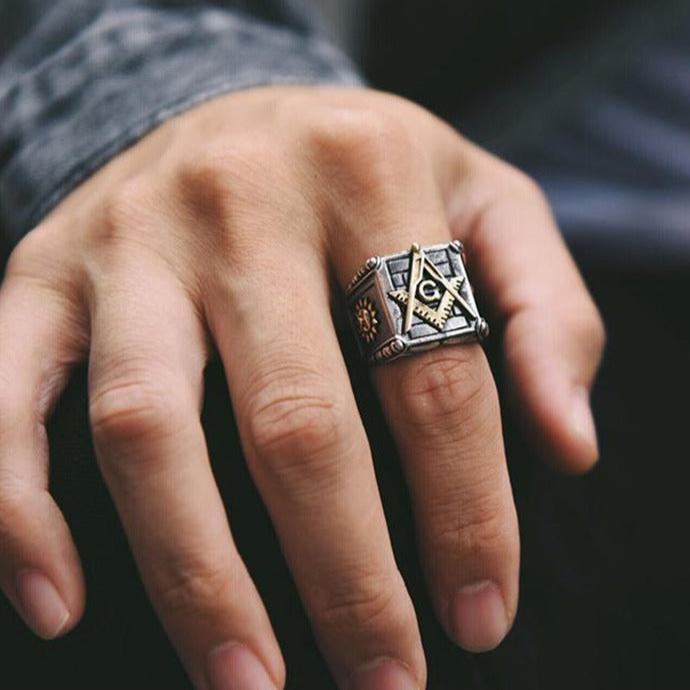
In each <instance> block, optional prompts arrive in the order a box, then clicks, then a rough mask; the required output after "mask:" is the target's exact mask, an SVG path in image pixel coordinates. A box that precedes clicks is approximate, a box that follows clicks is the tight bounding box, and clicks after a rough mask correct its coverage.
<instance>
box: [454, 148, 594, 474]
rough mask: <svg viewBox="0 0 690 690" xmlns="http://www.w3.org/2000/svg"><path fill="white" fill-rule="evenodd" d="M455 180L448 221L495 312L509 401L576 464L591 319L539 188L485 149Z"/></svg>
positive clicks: (588, 428) (567, 462) (584, 440)
mask: <svg viewBox="0 0 690 690" xmlns="http://www.w3.org/2000/svg"><path fill="white" fill-rule="evenodd" d="M480 160H481V164H480V165H478V166H477V168H476V170H477V171H478V172H475V173H473V174H471V175H469V176H467V175H466V176H465V179H464V181H463V182H462V183H461V184H459V185H458V189H459V190H460V191H459V195H460V196H461V197H462V199H460V200H457V201H456V202H455V204H456V207H457V208H463V209H464V210H463V211H462V212H461V213H459V214H456V215H455V217H454V218H453V219H452V223H453V231H454V233H455V235H456V236H458V237H460V238H461V239H464V240H466V243H467V246H468V248H469V252H470V254H469V255H470V260H471V269H472V273H473V275H474V276H475V278H476V281H477V284H478V288H479V289H481V292H482V294H483V295H484V296H485V297H486V299H487V300H488V301H490V303H491V306H492V307H493V308H494V309H495V311H496V312H497V313H498V314H499V315H500V317H501V318H502V319H503V320H505V323H506V328H505V341H504V350H505V357H506V362H507V365H508V367H507V369H508V374H509V376H510V377H511V379H512V382H513V384H514V386H513V387H514V390H515V394H516V398H517V404H518V408H519V409H520V410H521V411H522V412H523V415H524V417H525V419H526V421H527V422H528V425H529V427H530V428H531V430H532V433H533V434H534V436H535V437H536V439H537V441H538V442H539V445H540V446H541V447H542V448H543V451H544V453H545V455H546V456H547V457H548V458H552V459H554V460H555V461H556V462H557V463H558V464H559V465H560V466H561V467H562V468H563V469H565V470H567V471H572V472H581V471H585V470H587V469H589V468H590V467H591V466H592V465H593V464H594V463H595V462H596V460H597V458H598V455H599V451H598V446H597V437H596V430H595V425H594V421H593V417H592V412H591V408H590V403H589V394H590V389H591V386H592V382H593V380H594V376H595V374H596V371H597V368H598V366H599V363H600V360H601V355H602V351H603V347H604V339H605V336H604V328H603V324H602V320H601V317H600V316H599V314H598V311H597V309H596V307H595V305H594V303H593V301H592V298H591V297H590V295H589V293H588V291H587V288H586V286H585V284H584V282H583V280H582V278H581V276H580V274H579V272H578V270H577V268H576V266H575V264H574V262H573V260H572V258H571V256H570V254H569V252H568V250H567V248H566V246H565V243H564V242H563V240H562V238H561V235H560V234H559V232H558V230H557V228H556V225H555V222H554V219H553V217H552V215H551V212H550V210H549V207H548V204H547V202H546V200H545V198H544V196H543V194H542V193H541V192H540V191H539V190H538V188H537V187H536V185H535V184H534V183H532V182H531V181H529V180H528V179H527V178H525V177H524V176H522V175H521V174H519V173H517V172H515V171H513V170H512V169H509V168H507V166H504V165H503V164H501V163H498V162H497V161H495V160H494V159H491V158H489V157H488V156H486V155H484V154H483V155H482V156H481V159H480Z"/></svg>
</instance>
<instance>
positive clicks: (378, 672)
mask: <svg viewBox="0 0 690 690" xmlns="http://www.w3.org/2000/svg"><path fill="white" fill-rule="evenodd" d="M260 225H261V226H263V227H270V226H271V225H270V224H269V225H267V224H263V223H262V224H260ZM273 226H275V224H273ZM257 227H258V226H257ZM278 227H283V226H282V224H278ZM259 267H260V269H259ZM228 273H231V275H232V277H231V279H219V280H218V285H219V287H218V289H217V294H214V295H213V297H212V299H210V301H209V306H208V308H207V309H208V312H209V315H210V317H209V320H210V324H211V330H212V332H213V334H214V337H215V340H216V342H217V343H218V347H219V350H220V353H221V356H222V359H223V362H224V365H225V370H226V374H227V377H228V382H229V387H230V391H231V395H232V400H233V406H234V408H235V413H236V417H237V420H238V424H239V429H240V434H241V437H242V441H243V445H244V448H245V452H246V455H247V459H248V463H249V466H250V470H251V472H252V475H253V477H254V480H255V482H256V484H257V486H258V488H259V490H260V492H261V495H262V497H263V499H264V501H265V503H266V505H267V507H268V509H269V512H270V514H271V517H272V519H273V522H274V524H275V526H276V530H277V532H278V535H279V537H280V540H281V543H282V545H283V550H284V552H285V555H286V558H287V561H288V563H289V566H290V568H291V570H292V573H293V575H294V577H295V581H296V583H297V586H298V588H299V591H300V594H301V596H302V599H303V601H304V603H305V606H306V609H307V611H308V613H309V616H310V618H311V621H312V623H313V626H314V629H315V632H316V635H317V637H318V639H319V642H320V645H321V647H322V649H323V651H324V654H325V656H326V658H327V659H328V661H329V663H330V666H331V668H332V670H333V673H334V676H335V678H336V679H337V681H338V683H339V685H340V687H343V688H348V689H350V690H369V689H372V688H389V687H390V688H393V687H395V688H400V689H401V690H407V689H408V688H409V689H410V690H412V689H413V688H421V687H424V685H425V680H424V677H425V667H424V657H423V652H422V648H421V643H420V638H419V632H418V628H417V622H416V619H415V615H414V610H413V607H412V603H411V601H410V598H409V596H408V593H407V591H406V588H405V585H404V583H403V580H402V578H401V576H400V573H399V572H398V569H397V567H396V564H395V560H394V557H393V553H392V549H391V544H390V540H389V537H388V533H387V529H386V524H385V520H384V515H383V510H382V506H381V502H380V498H379V495H378V490H377V486H376V479H375V475H374V471H373V465H372V459H371V455H370V451H369V448H368V443H367V439H366V436H365V433H364V430H363V427H362V424H361V421H360V420H359V417H358V414H357V408H356V404H355V401H354V398H353V395H352V391H351V389H350V385H349V379H348V377H347V372H346V369H345V366H344V363H343V360H342V355H341V354H340V351H339V347H338V342H337V339H336V337H335V333H334V330H333V327H332V323H331V320H330V314H329V294H328V292H329V290H328V282H327V277H326V274H325V271H324V266H323V263H322V262H321V261H320V259H319V258H318V257H315V252H314V248H313V243H312V244H309V243H308V242H307V241H304V242H302V244H298V241H297V240H296V239H291V240H290V243H288V242H281V241H280V240H276V241H275V242H274V241H270V242H266V243H263V248H258V247H257V249H256V256H253V257H252V260H251V262H250V263H249V265H243V266H238V265H237V264H233V266H232V270H231V271H229V272H228Z"/></svg>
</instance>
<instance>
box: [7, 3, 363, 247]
mask: <svg viewBox="0 0 690 690" xmlns="http://www.w3.org/2000/svg"><path fill="white" fill-rule="evenodd" d="M249 6H251V9H252V14H249V11H248V10H249ZM13 9H14V10H15V11H16V16H15V15H14V14H13V12H12V10H13ZM1 12H2V14H0V27H2V28H0V45H2V49H0V59H2V62H1V63H0V114H1V117H0V232H1V233H3V238H2V239H3V240H4V242H5V243H6V244H8V245H9V246H12V245H13V244H15V243H16V242H17V241H18V240H19V239H20V238H21V236H22V235H23V234H25V233H26V232H27V231H28V230H30V229H31V227H33V225H35V224H36V223H37V222H38V221H39V220H40V219H41V218H42V217H43V216H44V215H45V214H46V213H47V212H48V211H49V210H50V209H51V208H53V207H54V206H55V205H56V204H57V203H58V202H59V201H60V200H61V199H62V198H63V197H64V196H65V195H66V194H67V193H69V192H70V191H71V190H72V189H73V188H74V187H75V186H77V185H78V184H79V183H80V182H82V181H83V180H85V179H87V178H88V177H89V175H91V174H92V173H93V172H94V171H95V170H96V169H98V168H99V167H100V166H102V165H103V164H104V163H105V162H107V161H108V160H109V159H110V158H112V157H113V156H114V155H116V154H117V153H119V152H120V151H122V150H123V149H124V148H126V147H127V146H129V145H131V144H132V143H133V142H135V141H136V140H137V139H139V138H140V137H141V136H143V135H144V134H146V133H147V132H148V131H150V130H151V129H152V128H154V127H155V126H156V125H157V124H159V123H161V122H163V121H165V120H166V119H168V118H170V117H172V116H173V115H175V114H177V113H179V112H181V111H183V110H185V109H188V108H190V107H192V106H193V105H195V104H197V103H199V102H201V101H203V100H206V99H209V98H212V97H213V96H216V95H219V94H222V93H226V92H231V91H234V90H238V89H243V88H248V87H252V86H259V85H266V84H287V83H296V84H297V83H299V84H313V83H332V84H341V85H355V84H358V83H359V82H360V77H359V76H358V75H357V73H356V70H355V68H354V67H353V66H352V64H351V63H350V62H349V61H348V59H347V58H346V57H345V56H344V55H343V54H341V53H340V52H338V51H337V50H336V49H335V48H334V47H332V46H331V45H330V44H328V43H326V42H324V41H323V40H321V39H320V38H318V37H317V35H316V34H315V32H314V30H313V29H312V27H310V25H309V23H308V22H307V21H306V20H305V19H304V15H303V14H301V13H300V11H299V7H298V6H296V5H295V4H294V3H288V2H281V1H280V0H275V1H274V2H273V1H269V0H266V1H265V2H252V3H242V2H215V3H211V2H194V1H188V2H184V1H180V0H178V1H177V2H175V1H168V2H160V1H159V2H156V1H155V0H138V1H127V0H119V1H117V2H113V1H112V0H61V1H60V2H57V3H53V2H47V1H45V0H28V1H26V2H25V0H22V3H20V2H19V1H18V0H13V1H11V2H9V3H8V4H6V5H4V6H3V9H2V10H1Z"/></svg>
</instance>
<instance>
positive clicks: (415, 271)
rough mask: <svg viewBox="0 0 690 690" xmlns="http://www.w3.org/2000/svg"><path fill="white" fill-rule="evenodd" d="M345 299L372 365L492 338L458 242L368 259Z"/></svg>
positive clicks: (413, 248)
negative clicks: (478, 305)
mask: <svg viewBox="0 0 690 690" xmlns="http://www.w3.org/2000/svg"><path fill="white" fill-rule="evenodd" d="M346 297H347V303H348V312H349V315H350V321H351V322H352V326H353V328H354V331H355V333H356V336H357V341H358V343H359V346H360V350H361V352H362V355H363V356H364V357H365V358H366V359H367V360H368V361H369V362H370V363H372V364H376V363H379V362H389V361H391V360H393V359H396V358H397V357H402V356H404V355H410V354H414V353H416V352H421V351H424V350H430V349H431V348H434V347H437V346H439V345H445V344H450V343H463V342H477V341H482V340H484V339H485V338H486V337H487V336H488V335H489V326H488V324H487V322H486V321H485V320H484V319H483V318H482V317H481V316H480V315H479V310H478V309H477V304H476V302H475V300H474V295H473V293H472V287H471V286H470V283H469V280H468V278H467V270H466V268H465V261H464V250H463V246H462V243H461V242H459V241H457V240H455V241H453V242H449V243H447V244H437V245H434V246H432V247H424V248H421V247H420V246H419V245H418V244H413V245H412V247H410V249H409V251H406V252H400V253H399V254H391V255H389V256H382V257H378V256H374V257H372V258H370V259H368V260H367V261H366V262H365V263H364V264H363V265H362V267H361V268H360V269H359V270H358V271H357V273H355V275H354V277H353V278H352V281H351V282H350V284H349V285H348V286H347V290H346Z"/></svg>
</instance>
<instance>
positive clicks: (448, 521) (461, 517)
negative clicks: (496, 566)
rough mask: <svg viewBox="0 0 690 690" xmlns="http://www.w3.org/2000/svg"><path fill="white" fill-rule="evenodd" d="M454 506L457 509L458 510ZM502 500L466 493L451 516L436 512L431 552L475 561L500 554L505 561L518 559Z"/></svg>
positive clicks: (431, 530) (491, 494) (515, 532)
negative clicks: (454, 555)
mask: <svg viewBox="0 0 690 690" xmlns="http://www.w3.org/2000/svg"><path fill="white" fill-rule="evenodd" d="M458 505H460V506H461V509H460V510H458ZM511 524H512V519H511V517H510V515H509V514H508V513H507V509H506V508H505V506H504V502H503V501H502V499H501V498H500V497H499V496H498V495H496V494H495V493H493V492H483V493H477V492H467V493H466V494H465V495H464V499H463V501H462V503H457V504H456V505H455V509H454V510H453V512H452V513H451V514H448V512H443V511H440V512H439V513H438V514H437V515H436V516H435V518H434V519H433V520H432V521H431V527H430V531H429V535H428V536H429V544H430V546H431V548H432V550H435V551H439V552H443V553H452V554H458V555H459V557H460V558H461V559H463V560H479V561H481V560H482V559H484V558H486V557H487V556H489V555H492V554H496V553H500V554H501V556H502V557H504V558H505V559H506V560H507V561H508V560H511V559H513V558H516V557H517V556H518V552H519V540H518V537H517V531H516V530H515V529H513V528H512V527H511Z"/></svg>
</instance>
